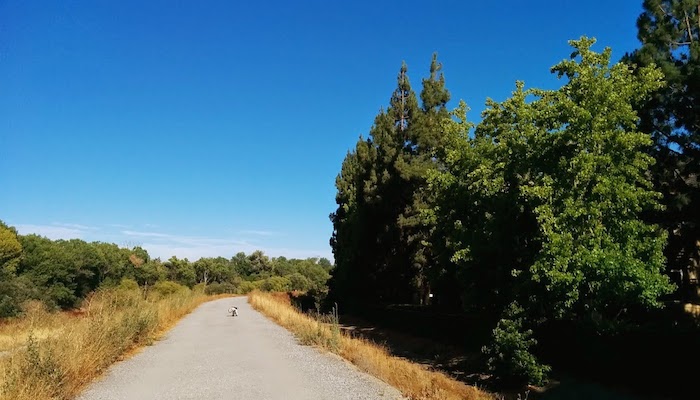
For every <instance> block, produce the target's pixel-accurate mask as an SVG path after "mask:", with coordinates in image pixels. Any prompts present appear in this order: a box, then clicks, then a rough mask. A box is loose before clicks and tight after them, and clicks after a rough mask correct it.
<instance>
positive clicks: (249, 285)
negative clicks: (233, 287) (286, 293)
mask: <svg viewBox="0 0 700 400" xmlns="http://www.w3.org/2000/svg"><path fill="white" fill-rule="evenodd" d="M261 284H262V281H255V282H249V281H243V282H241V285H240V286H239V287H238V293H241V294H248V293H250V292H252V291H253V290H255V289H259V288H260V286H261Z"/></svg>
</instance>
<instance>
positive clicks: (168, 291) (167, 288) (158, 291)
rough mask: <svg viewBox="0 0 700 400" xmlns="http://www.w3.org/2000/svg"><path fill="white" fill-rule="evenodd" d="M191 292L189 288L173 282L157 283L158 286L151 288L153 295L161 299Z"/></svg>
mask: <svg viewBox="0 0 700 400" xmlns="http://www.w3.org/2000/svg"><path fill="white" fill-rule="evenodd" d="M189 290H190V289H189V288H188V287H186V286H183V285H180V284H179V283H177V282H173V281H160V282H156V284H155V285H153V286H152V287H151V293H153V294H154V295H156V296H159V297H166V296H171V295H173V294H176V293H186V292H188V291H189Z"/></svg>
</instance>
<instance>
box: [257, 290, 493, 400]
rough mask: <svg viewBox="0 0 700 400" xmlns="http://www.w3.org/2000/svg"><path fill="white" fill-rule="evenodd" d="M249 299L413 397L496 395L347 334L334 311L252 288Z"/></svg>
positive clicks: (306, 340)
mask: <svg viewBox="0 0 700 400" xmlns="http://www.w3.org/2000/svg"><path fill="white" fill-rule="evenodd" d="M248 302H249V303H250V304H251V305H252V306H253V308H255V309H256V310H258V311H260V312H262V313H263V314H265V315H267V316H268V317H269V318H271V319H272V320H273V321H275V322H276V323H278V324H279V325H281V326H283V327H285V328H286V329H288V330H290V331H291V332H292V333H294V334H295V335H296V336H297V338H298V339H299V340H300V342H301V343H303V344H307V345H314V346H319V347H322V348H324V349H326V350H328V351H331V352H333V353H335V354H338V355H340V356H341V357H343V358H345V359H347V360H349V361H350V362H352V363H353V364H355V365H356V366H357V367H358V368H359V369H360V370H362V371H365V372H367V373H369V374H371V375H374V376H375V377H377V378H379V379H381V380H382V381H384V382H386V383H388V384H390V385H391V386H394V387H395V388H397V389H399V391H401V393H402V394H403V395H404V396H406V397H407V398H409V399H413V400H419V399H420V400H428V399H431V400H432V399H434V400H438V399H439V400H453V399H454V400H457V399H460V400H470V399H491V398H492V396H491V395H489V394H488V393H485V392H482V391H480V390H478V389H477V388H474V387H471V386H467V385H465V384H463V383H461V382H458V381H456V380H454V379H451V378H450V377H449V376H447V375H445V374H443V373H440V372H435V371H430V370H428V369H426V368H425V367H423V366H421V365H418V364H414V363H411V362H409V361H407V360H404V359H401V358H398V357H394V356H392V355H390V354H389V353H388V352H387V350H386V349H384V348H383V347H381V346H378V345H377V344H375V343H373V342H370V341H368V340H365V339H359V338H353V337H349V336H347V335H345V334H344V333H342V332H341V331H340V329H339V326H338V324H337V318H336V317H335V316H333V315H329V316H325V317H322V318H319V319H314V318H311V317H310V316H307V315H305V314H302V313H300V312H299V311H297V310H296V309H295V308H294V307H293V306H292V305H291V304H289V302H288V301H285V299H284V298H282V297H280V296H275V295H273V294H269V293H261V292H252V293H250V294H249V295H248Z"/></svg>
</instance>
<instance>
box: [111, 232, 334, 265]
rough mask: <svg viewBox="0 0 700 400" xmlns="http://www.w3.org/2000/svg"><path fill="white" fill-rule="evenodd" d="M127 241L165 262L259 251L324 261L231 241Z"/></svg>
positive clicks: (151, 235) (148, 236)
mask: <svg viewBox="0 0 700 400" xmlns="http://www.w3.org/2000/svg"><path fill="white" fill-rule="evenodd" d="M122 233H123V234H124V235H127V236H129V237H139V238H145V239H144V240H145V242H144V243H143V244H142V246H143V247H144V248H145V249H146V250H148V252H149V253H150V254H151V256H153V257H160V258H161V259H167V258H170V257H171V256H177V257H179V258H188V259H190V260H196V259H199V258H201V257H226V258H229V257H231V256H233V255H235V254H236V253H238V252H244V253H248V254H249V253H251V252H253V251H255V250H262V251H264V252H265V254H267V255H268V256H271V257H279V256H284V257H287V258H307V257H328V254H327V253H328V252H327V251H318V250H304V249H290V248H277V247H271V246H266V245H263V244H257V243H256V244H253V243H250V242H248V241H246V240H242V239H239V238H234V237H227V238H218V237H206V236H186V235H172V234H167V233H159V232H140V231H132V230H125V231H122Z"/></svg>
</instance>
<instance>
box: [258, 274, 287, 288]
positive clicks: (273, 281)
mask: <svg viewBox="0 0 700 400" xmlns="http://www.w3.org/2000/svg"><path fill="white" fill-rule="evenodd" d="M290 286H291V284H290V282H289V279H287V278H284V277H281V276H272V277H270V278H267V279H265V280H264V281H263V283H262V285H260V290H264V291H266V292H286V291H288V290H289V288H290Z"/></svg>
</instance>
